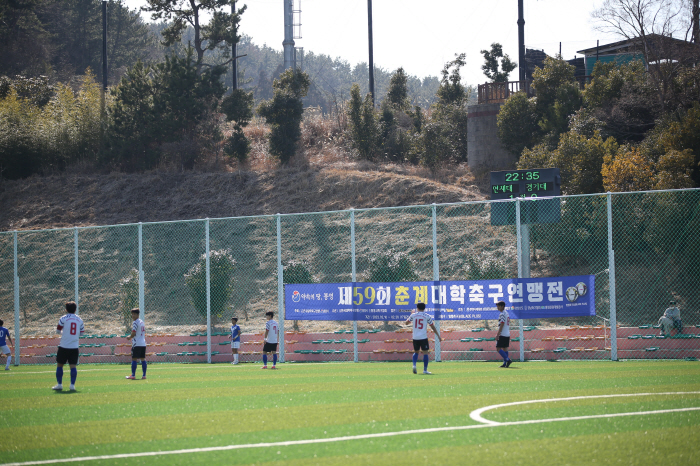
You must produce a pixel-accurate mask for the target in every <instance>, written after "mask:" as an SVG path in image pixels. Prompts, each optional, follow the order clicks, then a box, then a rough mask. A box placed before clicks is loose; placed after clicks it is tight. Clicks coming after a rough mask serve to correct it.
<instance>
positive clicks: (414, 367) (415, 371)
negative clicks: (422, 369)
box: [413, 366, 418, 374]
mask: <svg viewBox="0 0 700 466" xmlns="http://www.w3.org/2000/svg"><path fill="white" fill-rule="evenodd" d="M413 373H414V374H417V373H418V371H417V370H416V366H413Z"/></svg>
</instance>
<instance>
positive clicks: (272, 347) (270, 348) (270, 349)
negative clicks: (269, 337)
mask: <svg viewBox="0 0 700 466" xmlns="http://www.w3.org/2000/svg"><path fill="white" fill-rule="evenodd" d="M276 352H277V343H268V342H265V344H264V345H263V353H276Z"/></svg>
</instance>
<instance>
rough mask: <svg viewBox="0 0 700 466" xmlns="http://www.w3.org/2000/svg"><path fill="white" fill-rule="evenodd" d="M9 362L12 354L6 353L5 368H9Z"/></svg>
mask: <svg viewBox="0 0 700 466" xmlns="http://www.w3.org/2000/svg"><path fill="white" fill-rule="evenodd" d="M11 362H12V355H11V354H8V355H7V364H5V369H9V368H10V363H11Z"/></svg>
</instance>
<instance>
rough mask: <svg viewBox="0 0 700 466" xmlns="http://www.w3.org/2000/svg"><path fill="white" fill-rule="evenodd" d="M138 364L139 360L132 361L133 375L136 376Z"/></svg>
mask: <svg viewBox="0 0 700 466" xmlns="http://www.w3.org/2000/svg"><path fill="white" fill-rule="evenodd" d="M136 366H138V362H136V361H131V375H133V376H134V377H136Z"/></svg>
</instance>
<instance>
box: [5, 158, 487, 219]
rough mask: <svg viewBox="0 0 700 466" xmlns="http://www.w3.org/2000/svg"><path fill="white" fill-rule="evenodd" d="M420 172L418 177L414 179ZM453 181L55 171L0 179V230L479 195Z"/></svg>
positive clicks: (312, 168) (352, 173)
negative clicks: (33, 175) (39, 174)
mask: <svg viewBox="0 0 700 466" xmlns="http://www.w3.org/2000/svg"><path fill="white" fill-rule="evenodd" d="M421 175H422V176H421ZM448 178H449V180H451V181H452V182H453V183H452V184H447V183H442V182H440V181H435V180H433V179H430V177H429V176H426V175H425V174H421V173H419V172H418V173H416V174H411V173H407V172H406V170H405V169H404V168H401V167H393V169H392V168H391V167H390V168H389V169H387V168H386V167H384V168H383V169H382V168H381V167H368V166H361V165H359V164H356V163H353V162H342V163H341V162H336V163H332V164H327V165H320V164H316V165H314V164H304V165H303V166H297V167H287V168H277V169H270V170H247V171H246V170H242V171H236V172H208V173H207V172H185V173H171V172H153V173H147V174H123V173H112V174H107V175H97V174H90V175H71V174H68V173H66V174H61V175H54V176H47V177H33V178H30V179H26V180H20V181H5V182H4V184H3V186H2V187H3V192H2V193H0V231H8V230H28V229H45V228H58V227H72V226H89V225H112V224H124V223H135V222H156V221H167V220H183V219H196V218H206V217H209V218H218V217H238V216H250V215H266V214H276V213H298V212H317V211H330V210H344V209H349V208H370V207H389V206H402V205H419V204H430V203H433V202H435V203H448V202H460V201H476V200H483V199H484V198H485V197H484V195H483V193H481V192H480V191H479V189H478V187H477V186H475V185H474V184H470V183H473V181H470V177H469V176H468V175H465V176H462V177H461V178H457V179H455V177H454V174H453V175H452V176H451V177H448Z"/></svg>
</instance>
